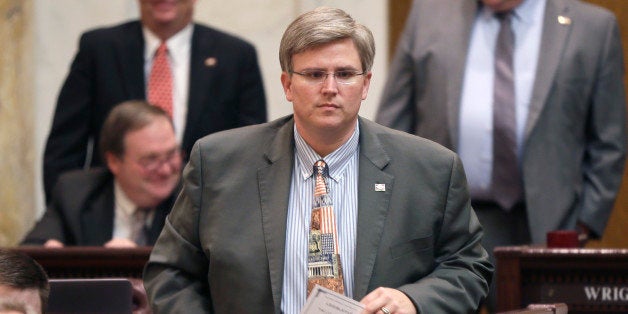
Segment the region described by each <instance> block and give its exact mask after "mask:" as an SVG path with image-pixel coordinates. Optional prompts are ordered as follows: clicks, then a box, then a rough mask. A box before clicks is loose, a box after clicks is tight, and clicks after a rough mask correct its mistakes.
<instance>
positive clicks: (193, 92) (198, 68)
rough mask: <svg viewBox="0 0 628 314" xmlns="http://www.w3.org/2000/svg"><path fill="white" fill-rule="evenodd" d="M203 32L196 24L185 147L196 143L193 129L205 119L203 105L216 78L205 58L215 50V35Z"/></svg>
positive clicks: (193, 33) (192, 50)
mask: <svg viewBox="0 0 628 314" xmlns="http://www.w3.org/2000/svg"><path fill="white" fill-rule="evenodd" d="M201 32H203V29H202V28H200V27H198V25H196V24H194V31H193V32H192V46H191V48H190V49H191V53H190V79H189V88H188V112H187V118H186V122H185V125H186V126H185V133H184V136H183V147H192V145H193V144H194V143H193V140H194V139H193V134H192V130H196V129H198V128H196V127H194V126H195V125H196V124H198V123H203V121H200V118H201V111H202V107H203V106H204V105H205V106H207V105H208V101H207V100H206V99H205V98H206V97H208V96H207V95H208V94H207V92H208V91H209V89H210V86H211V84H210V82H212V81H213V80H214V73H215V71H211V70H210V68H208V66H207V65H205V59H207V58H208V57H210V56H211V54H212V53H213V52H214V42H213V40H212V38H213V37H211V36H208V35H209V34H201ZM205 123H206V122H205Z"/></svg>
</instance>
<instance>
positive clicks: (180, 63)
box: [142, 24, 194, 143]
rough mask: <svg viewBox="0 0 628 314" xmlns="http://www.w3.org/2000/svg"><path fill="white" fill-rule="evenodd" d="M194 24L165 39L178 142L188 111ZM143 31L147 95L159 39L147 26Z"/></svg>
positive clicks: (159, 43)
mask: <svg viewBox="0 0 628 314" xmlns="http://www.w3.org/2000/svg"><path fill="white" fill-rule="evenodd" d="M193 30H194V25H193V24H189V25H188V26H186V27H185V28H183V29H182V30H181V31H179V32H178V33H176V34H175V35H174V36H172V37H170V38H169V39H168V40H167V41H166V46H168V61H170V67H171V70H172V76H173V78H172V81H173V91H172V98H173V99H172V107H173V108H172V120H173V123H174V131H175V134H176V137H177V139H178V140H179V143H181V141H182V140H183V133H184V130H185V121H186V116H187V112H188V106H187V103H188V96H189V95H188V94H189V83H190V54H191V47H192V33H193ZM142 31H143V33H144V82H146V84H145V85H146V95H148V78H149V77H150V71H151V68H152V66H153V57H154V56H155V52H156V51H157V48H159V45H161V40H160V39H159V38H157V36H156V35H155V34H153V33H152V32H151V31H150V30H149V29H148V28H146V27H143V28H142Z"/></svg>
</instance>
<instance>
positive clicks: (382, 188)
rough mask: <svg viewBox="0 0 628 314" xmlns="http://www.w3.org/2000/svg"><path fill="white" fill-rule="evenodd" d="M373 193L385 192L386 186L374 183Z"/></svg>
mask: <svg viewBox="0 0 628 314" xmlns="http://www.w3.org/2000/svg"><path fill="white" fill-rule="evenodd" d="M375 192H386V184H383V183H375Z"/></svg>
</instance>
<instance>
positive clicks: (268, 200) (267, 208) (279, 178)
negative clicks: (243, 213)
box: [257, 120, 294, 312]
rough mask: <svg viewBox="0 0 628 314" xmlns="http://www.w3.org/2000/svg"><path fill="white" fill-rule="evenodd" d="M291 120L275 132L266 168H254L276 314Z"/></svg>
mask: <svg viewBox="0 0 628 314" xmlns="http://www.w3.org/2000/svg"><path fill="white" fill-rule="evenodd" d="M293 125H294V123H293V120H290V121H289V122H288V123H285V124H284V125H283V126H282V127H281V128H280V129H279V130H278V132H277V134H276V136H275V139H274V140H273V142H272V144H271V145H270V147H269V149H268V151H267V152H266V154H265V156H266V158H267V161H268V166H266V167H263V168H260V169H258V171H257V174H258V182H259V190H260V198H261V199H260V204H261V210H262V227H263V230H264V241H265V243H266V253H267V256H268V266H269V271H270V274H269V275H270V285H271V289H272V295H273V302H274V307H275V312H279V311H280V305H281V295H282V286H283V268H284V255H285V243H286V219H287V215H288V202H289V195H290V182H291V176H292V167H293V165H294V152H293V147H294V144H293V142H294V135H293Z"/></svg>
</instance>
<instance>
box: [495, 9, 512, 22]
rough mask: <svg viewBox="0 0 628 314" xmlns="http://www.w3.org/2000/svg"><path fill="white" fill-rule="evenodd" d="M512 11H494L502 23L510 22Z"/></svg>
mask: <svg viewBox="0 0 628 314" xmlns="http://www.w3.org/2000/svg"><path fill="white" fill-rule="evenodd" d="M511 16H512V11H504V12H495V17H496V18H497V19H498V20H499V21H500V22H502V23H504V22H510V17H511Z"/></svg>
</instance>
